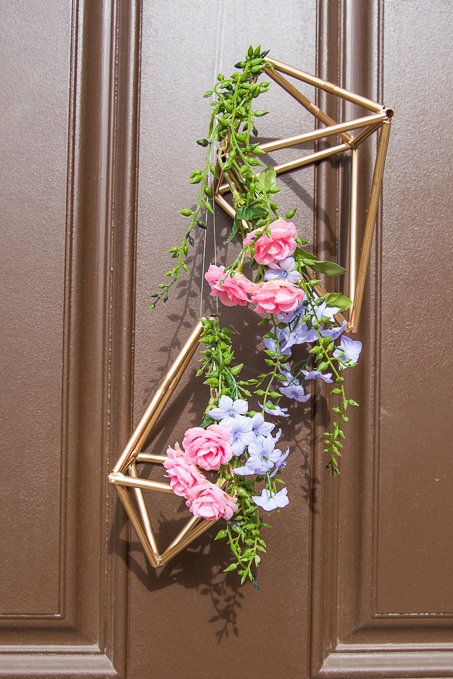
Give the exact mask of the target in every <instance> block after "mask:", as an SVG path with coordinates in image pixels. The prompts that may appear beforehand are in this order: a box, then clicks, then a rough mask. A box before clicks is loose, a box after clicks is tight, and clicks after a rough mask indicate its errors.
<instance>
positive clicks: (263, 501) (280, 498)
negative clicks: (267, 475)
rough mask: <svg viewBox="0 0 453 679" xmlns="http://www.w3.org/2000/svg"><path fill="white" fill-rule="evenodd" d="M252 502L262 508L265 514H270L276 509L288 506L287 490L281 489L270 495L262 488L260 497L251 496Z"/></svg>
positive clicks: (269, 492)
mask: <svg viewBox="0 0 453 679" xmlns="http://www.w3.org/2000/svg"><path fill="white" fill-rule="evenodd" d="M252 500H253V502H254V503H255V504H256V505H258V507H262V509H264V510H265V511H266V512H271V511H272V510H273V509H277V507H286V505H288V504H289V499H288V489H287V488H282V489H281V490H280V491H279V492H278V493H271V491H269V490H268V489H267V488H264V489H263V491H262V493H261V495H252Z"/></svg>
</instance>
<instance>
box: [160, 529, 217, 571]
mask: <svg viewBox="0 0 453 679" xmlns="http://www.w3.org/2000/svg"><path fill="white" fill-rule="evenodd" d="M215 523H216V521H206V520H203V521H202V523H200V524H199V525H198V526H196V527H195V528H194V530H193V531H191V532H190V534H189V535H186V536H185V537H184V538H183V539H182V540H181V541H180V542H178V544H176V545H173V547H172V548H171V549H170V548H168V549H166V550H165V552H164V553H163V554H162V556H161V557H160V564H161V565H164V564H166V563H167V562H168V561H170V559H172V558H173V557H174V556H176V554H178V553H179V552H181V551H182V550H183V549H184V548H185V547H187V546H188V545H190V543H191V542H193V541H194V540H195V539H196V538H198V537H199V536H200V535H203V533H205V532H206V531H207V530H208V529H209V528H210V527H211V526H213V525H214V524H215Z"/></svg>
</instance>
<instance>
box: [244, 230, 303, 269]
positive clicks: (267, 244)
mask: <svg viewBox="0 0 453 679" xmlns="http://www.w3.org/2000/svg"><path fill="white" fill-rule="evenodd" d="M266 230H269V231H270V232H271V235H270V236H267V235H266V233H264V232H263V233H262V235H261V236H258V238H256V235H257V234H258V233H260V232H262V231H263V229H262V228H260V229H255V230H254V231H251V232H250V233H249V234H247V236H246V237H245V238H244V246H246V245H250V244H251V245H252V248H253V249H254V254H253V255H252V256H253V257H254V259H255V261H256V262H258V264H266V265H269V264H273V263H274V262H281V261H282V259H286V257H289V256H290V255H292V254H293V252H294V251H295V249H296V247H297V243H296V236H297V229H296V227H295V225H294V224H293V222H285V220H284V219H277V221H275V222H273V223H272V224H270V225H269V226H268V227H267V229H266ZM255 238H256V240H254V239H255ZM252 252H253V250H252Z"/></svg>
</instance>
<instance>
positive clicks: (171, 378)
mask: <svg viewBox="0 0 453 679" xmlns="http://www.w3.org/2000/svg"><path fill="white" fill-rule="evenodd" d="M202 332H203V325H202V322H201V321H199V322H198V323H197V325H196V326H195V329H194V331H193V332H192V334H191V336H190V337H189V339H188V340H187V342H186V344H185V345H184V347H183V348H182V350H181V352H180V353H179V355H178V357H177V358H176V360H175V362H174V363H173V365H172V367H171V368H170V370H169V371H168V373H167V374H166V376H165V378H164V379H163V380H162V382H161V384H160V386H159V388H158V390H157V392H156V394H155V395H154V397H153V399H152V401H151V403H150V404H149V406H148V408H147V409H146V411H145V414H144V415H143V417H142V419H141V420H140V423H139V425H138V427H137V429H136V430H135V432H134V434H133V435H132V436H131V438H130V439H129V441H128V443H127V446H126V448H125V449H124V452H123V454H122V455H121V457H120V459H119V460H118V462H117V463H116V465H115V467H114V469H113V471H114V472H122V471H124V470H125V468H126V467H127V465H128V461H129V459H130V457H131V453H133V451H134V450H140V449H141V448H142V447H143V445H144V443H145V441H146V439H147V438H148V436H149V433H150V431H151V429H152V427H153V426H154V425H155V423H156V421H157V419H158V418H159V415H160V414H161V412H162V410H163V409H164V407H165V405H166V403H167V401H168V399H169V398H170V396H171V395H172V393H173V391H174V390H175V388H176V386H177V385H178V382H179V380H180V378H181V375H182V374H183V372H184V370H185V369H186V367H187V365H188V363H189V361H190V359H191V358H192V356H193V354H194V353H195V350H196V348H197V346H198V340H199V339H200V335H201V333H202Z"/></svg>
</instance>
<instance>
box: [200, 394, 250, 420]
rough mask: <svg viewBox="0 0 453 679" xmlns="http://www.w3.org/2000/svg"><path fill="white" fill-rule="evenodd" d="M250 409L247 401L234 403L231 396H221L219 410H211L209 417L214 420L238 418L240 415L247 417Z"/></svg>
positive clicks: (238, 400)
mask: <svg viewBox="0 0 453 679" xmlns="http://www.w3.org/2000/svg"><path fill="white" fill-rule="evenodd" d="M248 409H249V404H248V403H247V401H243V400H242V399H237V400H236V401H233V399H232V398H230V397H229V396H225V395H223V396H221V397H220V400H219V405H218V407H217V408H213V409H212V410H209V412H208V415H209V416H210V417H212V419H213V420H223V419H225V418H226V417H237V416H238V415H245V414H246V412H247V410H248Z"/></svg>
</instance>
